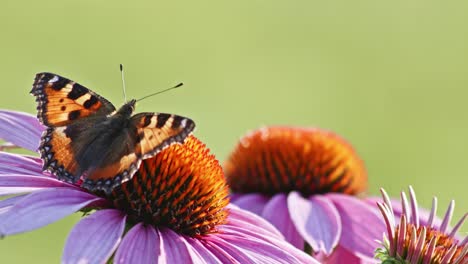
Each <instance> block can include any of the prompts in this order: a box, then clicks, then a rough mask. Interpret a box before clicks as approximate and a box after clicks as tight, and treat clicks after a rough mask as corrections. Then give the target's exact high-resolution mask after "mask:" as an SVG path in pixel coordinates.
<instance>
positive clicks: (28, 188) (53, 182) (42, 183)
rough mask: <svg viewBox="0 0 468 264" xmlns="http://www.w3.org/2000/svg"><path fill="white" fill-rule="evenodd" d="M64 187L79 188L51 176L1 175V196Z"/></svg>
mask: <svg viewBox="0 0 468 264" xmlns="http://www.w3.org/2000/svg"><path fill="white" fill-rule="evenodd" d="M54 187H59V188H60V187H62V188H65V187H66V188H69V189H77V190H78V188H77V187H75V186H73V185H71V184H69V183H66V182H62V181H59V180H57V179H55V178H51V177H37V176H30V175H6V176H5V175H0V196H5V195H12V194H18V193H24V192H32V191H36V190H40V189H47V188H54Z"/></svg>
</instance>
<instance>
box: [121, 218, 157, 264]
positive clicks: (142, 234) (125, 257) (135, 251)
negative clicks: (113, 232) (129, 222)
mask: <svg viewBox="0 0 468 264" xmlns="http://www.w3.org/2000/svg"><path fill="white" fill-rule="evenodd" d="M160 257H161V238H160V237H159V235H158V233H157V232H156V230H155V229H154V227H152V226H147V225H145V224H143V223H139V224H137V225H136V226H134V227H133V228H132V229H130V231H128V233H127V234H125V236H124V238H123V239H122V242H121V243H120V245H119V248H118V249H117V252H116V253H115V257H114V263H119V264H126V263H129V264H132V263H142V264H146V263H158V261H159V260H160Z"/></svg>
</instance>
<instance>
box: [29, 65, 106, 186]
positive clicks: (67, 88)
mask: <svg viewBox="0 0 468 264" xmlns="http://www.w3.org/2000/svg"><path fill="white" fill-rule="evenodd" d="M31 94H33V95H34V96H36V101H37V103H38V105H37V110H38V112H37V117H38V119H39V121H41V123H42V124H44V125H45V126H47V127H48V128H47V129H46V130H45V131H44V132H43V134H42V139H41V144H40V146H39V152H40V153H41V158H42V160H43V161H44V165H43V169H44V170H49V171H50V172H52V173H54V174H55V175H56V176H57V177H58V178H59V179H61V180H64V181H67V182H76V181H77V180H78V179H79V176H78V177H77V176H76V174H77V172H78V171H79V165H78V164H77V162H76V160H75V159H74V157H75V155H74V150H73V149H72V139H73V138H72V137H71V136H70V135H67V133H66V130H67V128H68V126H70V125H72V124H75V125H76V124H77V123H78V124H79V126H78V127H80V128H81V130H82V131H84V130H86V129H88V128H89V127H90V126H92V125H93V124H94V123H95V122H97V121H98V120H103V119H105V118H106V116H107V115H108V114H110V113H112V112H114V111H115V107H114V106H113V105H112V104H111V103H110V102H109V101H107V100H106V99H105V98H103V97H101V96H99V95H98V94H96V93H94V92H93V91H91V90H89V89H87V88H86V87H84V86H82V85H80V84H78V83H76V82H73V81H71V80H69V79H67V78H64V77H61V76H59V75H56V74H53V73H38V74H37V75H36V78H35V80H34V84H33V88H32V90H31ZM75 134H77V133H75ZM74 175H75V176H74Z"/></svg>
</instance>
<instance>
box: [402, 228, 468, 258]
mask: <svg viewBox="0 0 468 264" xmlns="http://www.w3.org/2000/svg"><path fill="white" fill-rule="evenodd" d="M413 227H414V225H413V224H410V223H408V224H406V236H405V239H404V241H403V248H404V252H403V255H402V256H399V257H400V258H401V259H405V260H409V252H414V251H415V250H416V249H415V248H416V246H417V245H416V244H414V243H411V237H412V236H413V232H415V231H416V234H415V237H419V236H420V234H421V232H423V228H426V236H425V238H424V246H423V248H422V252H421V254H420V258H421V259H422V258H424V257H425V256H426V255H427V254H429V253H428V251H429V245H430V242H431V240H432V239H435V247H434V252H433V253H432V254H431V256H432V257H431V258H430V259H431V261H430V263H433V264H438V263H442V259H443V258H444V257H445V256H446V255H447V254H452V253H451V252H449V251H452V250H453V249H452V247H455V252H454V253H453V256H452V257H451V258H450V259H451V260H455V259H457V258H458V257H459V256H460V254H462V251H463V247H462V246H461V245H459V241H458V240H456V239H455V238H454V237H452V236H449V235H447V234H445V233H443V232H440V231H439V230H437V229H434V228H428V229H427V227H425V226H420V227H419V228H413ZM399 233H400V225H398V226H397V228H396V229H395V236H396V240H397V241H398V240H399V238H398V236H399ZM448 263H452V262H450V261H449V262H448ZM462 263H464V262H463V261H462Z"/></svg>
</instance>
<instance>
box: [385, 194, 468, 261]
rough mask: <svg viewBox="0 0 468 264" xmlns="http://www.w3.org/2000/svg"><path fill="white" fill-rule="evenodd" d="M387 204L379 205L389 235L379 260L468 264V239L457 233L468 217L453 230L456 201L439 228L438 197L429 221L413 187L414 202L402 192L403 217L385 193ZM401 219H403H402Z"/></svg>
mask: <svg viewBox="0 0 468 264" xmlns="http://www.w3.org/2000/svg"><path fill="white" fill-rule="evenodd" d="M381 192H382V196H383V202H377V205H378V207H379V209H380V211H381V213H382V215H383V217H384V219H385V223H386V225H387V233H386V236H385V237H384V239H383V241H382V246H383V247H382V248H379V249H378V250H377V257H378V258H379V259H380V260H381V261H382V263H395V264H400V263H401V264H406V263H411V264H441V263H445V264H466V263H468V237H467V236H465V238H457V236H456V233H457V231H458V230H459V229H460V228H461V227H462V225H463V223H464V221H465V219H466V218H467V216H468V214H467V213H465V215H464V216H463V217H462V218H461V219H460V221H458V223H457V224H456V225H455V227H454V228H452V230H450V228H449V225H450V220H451V219H452V214H453V210H454V207H455V202H454V201H452V202H451V203H450V205H449V207H448V209H447V211H446V213H445V217H444V219H443V220H442V222H441V223H440V225H437V224H436V223H435V221H436V218H437V216H436V211H437V198H436V197H434V199H433V200H432V208H431V211H430V213H429V216H428V217H427V218H422V217H420V212H419V208H418V203H417V200H416V194H415V193H414V190H413V188H412V187H411V186H410V187H409V194H410V203H409V204H408V200H407V198H406V194H405V193H404V192H402V193H401V208H402V209H403V210H402V212H401V214H400V216H399V217H396V216H395V214H396V213H399V212H395V210H394V209H393V205H392V201H391V200H390V198H389V196H388V195H387V193H386V192H385V190H384V189H382V190H381ZM398 218H399V220H398Z"/></svg>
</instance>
